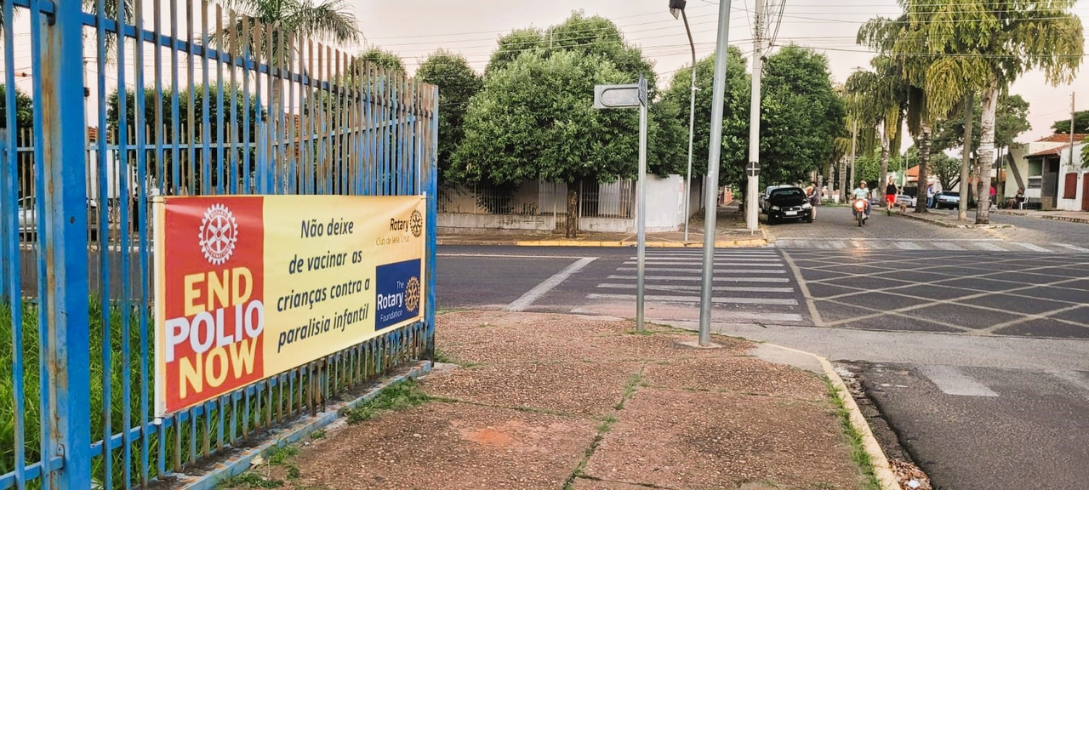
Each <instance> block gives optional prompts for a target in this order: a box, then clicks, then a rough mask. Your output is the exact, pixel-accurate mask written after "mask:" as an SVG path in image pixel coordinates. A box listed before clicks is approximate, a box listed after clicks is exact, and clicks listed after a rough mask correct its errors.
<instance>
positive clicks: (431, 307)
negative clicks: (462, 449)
mask: <svg viewBox="0 0 1089 730" xmlns="http://www.w3.org/2000/svg"><path fill="white" fill-rule="evenodd" d="M417 113H419V112H418V111H417ZM428 125H429V129H428V132H429V134H430V137H431V144H430V149H428V153H427V159H426V160H424V165H426V168H425V169H426V170H427V175H426V179H427V254H426V255H427V317H426V320H427V342H426V345H425V348H424V351H425V353H426V356H427V358H428V359H429V360H434V359H435V321H436V319H437V317H436V315H435V306H436V303H437V299H436V296H435V292H436V282H435V268H436V267H437V265H438V248H439V247H438V240H439V162H438V160H439V89H438V87H432V89H431V115H430V118H429V119H428Z"/></svg>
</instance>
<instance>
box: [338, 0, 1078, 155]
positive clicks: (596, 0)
mask: <svg viewBox="0 0 1089 730" xmlns="http://www.w3.org/2000/svg"><path fill="white" fill-rule="evenodd" d="M348 1H349V3H351V4H352V5H354V6H355V8H356V13H357V17H358V18H359V25H360V28H361V29H362V30H363V33H364V34H365V35H366V37H367V39H368V41H369V42H371V43H373V44H375V45H379V46H382V47H383V48H386V49H388V50H391V51H395V52H396V53H398V54H399V55H401V56H402V57H403V58H404V59H405V61H406V63H407V64H408V66H409V70H410V71H412V70H414V69H415V67H416V65H417V64H418V63H419V62H420V61H422V60H423V59H424V58H426V57H427V55H428V54H429V53H431V52H432V51H434V50H435V49H437V48H446V49H449V50H452V51H457V52H460V53H463V54H464V55H465V56H466V58H467V59H468V60H469V62H470V63H471V64H472V65H473V66H474V67H475V68H477V69H483V68H484V65H485V64H486V63H487V60H488V56H489V55H490V53H491V52H492V50H494V48H495V41H496V39H497V38H498V37H499V36H500V35H503V34H504V33H507V32H509V31H510V30H511V29H513V28H524V27H527V26H537V27H541V28H544V27H547V26H549V25H553V24H556V23H560V22H562V21H563V20H564V19H565V18H566V17H567V16H569V15H570V14H571V12H572V11H574V10H584V11H585V12H586V13H587V14H591V15H593V14H597V15H602V16H605V17H607V18H609V19H611V20H613V21H614V22H615V23H616V24H617V25H618V26H620V29H621V30H622V32H623V33H624V35H625V37H626V38H627V39H628V40H629V41H631V42H633V43H635V44H637V45H639V46H641V47H642V48H643V50H644V52H645V53H646V55H647V56H648V57H650V58H651V59H653V60H654V61H655V63H656V68H657V70H658V73H659V74H660V75H662V76H664V77H668V75H669V74H672V73H673V72H674V71H675V70H677V69H678V68H680V67H681V66H685V65H687V64H689V63H690V62H691V51H690V50H689V46H688V39H687V37H686V36H685V33H684V24H683V23H682V22H681V21H679V20H674V19H673V17H672V16H671V15H670V14H669V9H668V8H669V1H668V0H543V1H540V2H527V1H526V0H468V1H466V0H401V2H376V1H375V0H348ZM755 2H756V0H732V5H731V8H732V10H731V17H730V43H731V44H732V45H736V46H738V47H739V48H741V49H742V50H743V51H745V52H746V53H749V54H751V51H752V40H751V39H752V18H753V13H754V10H755ZM772 4H773V5H775V6H776V7H778V6H779V4H780V0H774V2H773V3H772ZM845 8H846V9H845ZM847 10H849V12H848V11H847ZM898 12H899V6H898V5H897V4H896V2H895V0H875V1H874V2H870V3H851V4H850V5H848V4H847V3H844V2H843V0H785V8H784V10H783V18H782V24H781V26H780V28H779V36H778V43H779V44H786V43H789V42H791V41H793V42H795V43H798V44H799V45H803V46H808V47H811V48H816V49H819V50H821V51H823V52H824V53H826V54H827V55H828V59H829V61H830V63H831V67H832V75H833V77H834V80H836V81H843V80H844V79H846V78H847V76H848V75H850V73H851V72H852V71H853V70H855V69H856V68H859V67H866V66H867V65H868V63H869V58H870V54H869V53H868V52H866V51H865V49H862V48H860V47H859V46H858V45H857V44H856V43H855V34H856V32H857V31H858V27H859V26H860V25H861V24H862V23H863V22H864V21H866V20H868V19H869V18H871V17H874V16H876V15H886V16H894V15H896V14H898ZM1074 12H1075V13H1077V14H1078V15H1079V16H1081V18H1082V22H1083V23H1085V25H1086V26H1087V27H1089V0H1078V3H1077V5H1076V7H1075V10H1074ZM717 15H718V2H717V0H689V2H688V17H689V21H690V22H691V24H692V34H693V36H694V38H695V41H696V52H697V54H698V56H699V57H700V58H702V57H704V56H706V55H709V54H710V53H712V52H713V51H714V48H715V38H716V27H717ZM1087 79H1089V72H1087V71H1086V70H1084V69H1083V71H1082V73H1081V74H1080V76H1079V78H1078V80H1077V81H1076V82H1075V83H1074V84H1073V85H1071V86H1068V87H1060V88H1057V89H1056V88H1052V87H1049V86H1047V85H1046V84H1045V83H1044V80H1043V76H1042V74H1038V73H1034V74H1029V75H1027V76H1026V77H1024V78H1023V79H1022V80H1020V81H1019V82H1018V83H1017V84H1015V85H1014V87H1013V89H1012V92H1013V93H1016V94H1021V95H1022V96H1023V97H1025V98H1026V99H1027V100H1028V101H1029V103H1030V104H1031V109H1030V114H1031V118H1030V119H1029V121H1030V122H1031V123H1032V124H1033V127H1034V130H1033V133H1032V134H1027V135H1025V137H1033V136H1036V137H1038V136H1041V135H1044V134H1047V133H1049V132H1050V126H1051V124H1052V123H1053V122H1054V121H1056V120H1057V119H1060V118H1067V117H1068V116H1069V113H1070V112H1069V110H1070V93H1071V92H1072V91H1073V92H1075V93H1077V95H1078V96H1079V97H1080V100H1079V102H1078V108H1079V109H1089V84H1087V83H1085V81H1086V80H1087Z"/></svg>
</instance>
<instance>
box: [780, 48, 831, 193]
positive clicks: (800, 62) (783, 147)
mask: <svg viewBox="0 0 1089 730" xmlns="http://www.w3.org/2000/svg"><path fill="white" fill-rule="evenodd" d="M763 89H764V90H763V95H762V99H761V104H760V108H761V124H760V127H761V131H760V159H761V166H762V168H763V172H762V175H764V176H765V177H766V179H767V180H769V181H774V182H794V181H798V180H806V179H808V178H809V175H810V173H812V172H813V171H814V170H817V169H819V168H820V167H822V166H823V165H824V163H825V161H826V160H828V158H829V157H830V156H831V154H832V144H833V140H834V139H835V138H836V136H837V132H838V131H839V130H840V129H841V128H842V127H843V124H844V118H845V116H846V109H845V108H844V104H843V101H842V99H840V97H839V96H838V95H837V94H836V91H835V89H834V88H832V82H831V79H830V72H829V69H828V59H827V58H826V57H825V56H824V54H822V53H818V52H816V51H813V50H810V49H808V48H802V47H800V46H796V45H793V44H792V45H789V46H786V47H784V48H783V49H782V50H780V51H779V52H778V53H776V54H775V55H774V56H771V57H769V58H768V59H767V61H766V63H765V65H764V80H763Z"/></svg>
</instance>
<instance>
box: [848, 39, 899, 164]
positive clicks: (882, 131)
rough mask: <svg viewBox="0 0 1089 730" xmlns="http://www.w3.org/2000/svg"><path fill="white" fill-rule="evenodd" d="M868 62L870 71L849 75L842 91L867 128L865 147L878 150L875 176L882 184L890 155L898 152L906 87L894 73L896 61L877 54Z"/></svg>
mask: <svg viewBox="0 0 1089 730" xmlns="http://www.w3.org/2000/svg"><path fill="white" fill-rule="evenodd" d="M870 65H871V66H872V70H859V71H856V72H855V73H853V74H851V76H850V77H849V78H848V79H847V83H846V84H845V93H846V96H847V108H848V112H849V114H850V115H851V116H852V117H853V118H855V119H857V120H858V121H859V122H860V124H861V125H862V128H863V129H865V130H866V134H865V136H864V139H865V140H866V142H867V144H866V146H867V147H873V146H879V147H880V149H881V165H880V176H879V177H878V179H879V180H880V181H881V184H882V185H884V182H885V180H887V179H888V172H889V158H890V157H892V156H898V155H899V154H900V147H901V145H902V140H901V130H902V128H903V118H904V111H905V108H906V106H907V93H908V89H907V85H906V84H905V82H904V80H903V78H902V77H901V76H900V74H899V73H898V72H897V67H896V63H895V62H894V61H893V60H892V59H891V58H889V57H888V56H887V55H879V56H876V57H875V58H874V59H873V60H872V61H871V62H870ZM871 138H872V140H873V141H872V142H871Z"/></svg>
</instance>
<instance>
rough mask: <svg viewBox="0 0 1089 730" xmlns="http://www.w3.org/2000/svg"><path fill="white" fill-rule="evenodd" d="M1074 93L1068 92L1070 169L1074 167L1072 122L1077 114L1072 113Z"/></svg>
mask: <svg viewBox="0 0 1089 730" xmlns="http://www.w3.org/2000/svg"><path fill="white" fill-rule="evenodd" d="M1074 109H1075V107H1074V92H1070V167H1071V168H1073V167H1074V122H1075V121H1076V120H1077V118H1078V113H1077V112H1076V111H1074Z"/></svg>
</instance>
